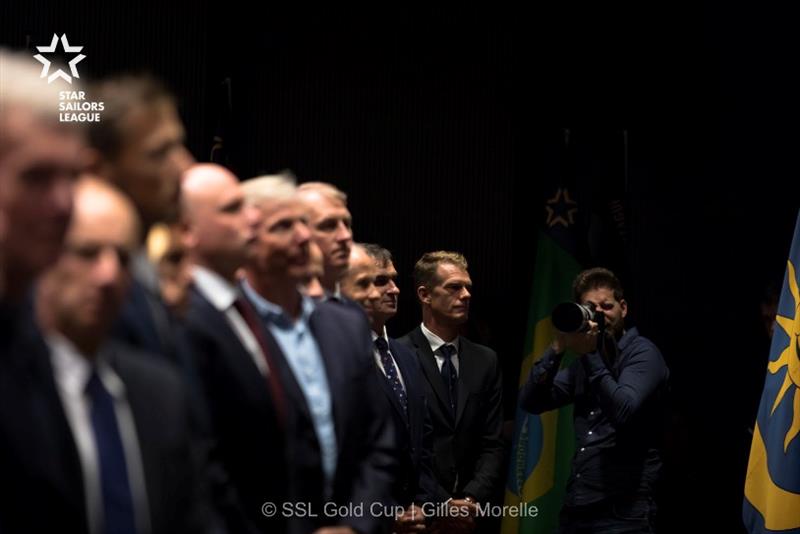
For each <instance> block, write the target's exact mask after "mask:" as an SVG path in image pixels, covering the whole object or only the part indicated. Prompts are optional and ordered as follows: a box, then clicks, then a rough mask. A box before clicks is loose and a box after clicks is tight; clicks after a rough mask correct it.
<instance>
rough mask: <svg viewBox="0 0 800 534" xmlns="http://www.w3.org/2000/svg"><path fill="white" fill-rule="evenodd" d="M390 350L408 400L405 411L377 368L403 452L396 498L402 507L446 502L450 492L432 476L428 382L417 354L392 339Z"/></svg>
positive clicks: (401, 452)
mask: <svg viewBox="0 0 800 534" xmlns="http://www.w3.org/2000/svg"><path fill="white" fill-rule="evenodd" d="M389 350H390V351H391V353H392V356H394V360H395V363H396V364H397V367H398V369H399V371H400V374H401V375H402V377H403V383H404V385H405V390H406V398H407V400H408V402H407V404H408V409H407V410H404V409H403V407H402V405H401V404H400V401H399V400H398V399H397V395H395V394H394V392H393V391H392V386H391V384H390V383H389V380H388V379H387V378H386V376H385V375H384V374H383V373H382V372H381V371H380V369H377V368H376V371H377V374H378V380H379V383H380V385H381V389H382V390H383V392H384V395H385V396H386V399H387V401H388V403H389V407H390V413H391V414H392V418H393V419H394V427H395V435H396V440H397V449H398V451H399V453H400V469H399V470H398V476H397V480H396V483H395V490H394V495H395V497H396V499H397V500H398V502H399V503H400V504H402V505H403V506H408V505H409V504H411V503H412V502H414V503H417V504H421V503H425V502H443V501H446V500H447V499H448V497H449V494H448V493H447V491H445V489H444V488H442V487H441V486H440V485H439V483H438V482H437V481H436V477H435V476H434V474H433V466H432V463H431V462H432V456H433V424H432V422H431V417H430V414H429V413H428V402H427V400H426V398H425V379H424V378H423V375H422V368H421V367H420V364H419V361H418V360H417V357H416V355H415V354H414V353H413V352H412V351H411V350H409V349H408V347H406V346H405V345H402V344H400V343H398V342H397V340H394V339H391V338H390V339H389Z"/></svg>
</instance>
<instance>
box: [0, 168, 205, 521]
mask: <svg viewBox="0 0 800 534" xmlns="http://www.w3.org/2000/svg"><path fill="white" fill-rule="evenodd" d="M139 240H140V225H139V221H138V218H137V215H136V211H135V209H134V207H133V206H132V204H131V203H130V202H129V201H128V200H127V199H126V198H125V196H123V195H122V194H121V193H119V192H118V191H116V190H115V189H113V188H112V187H110V186H109V185H107V184H105V183H103V182H99V181H95V180H82V181H81V182H79V184H78V187H77V188H76V191H75V199H74V214H73V219H72V222H71V224H70V226H69V229H68V232H67V235H66V241H65V247H64V252H63V253H62V255H61V256H60V258H59V259H58V261H57V263H56V264H55V265H54V266H53V267H52V268H51V269H50V270H48V271H47V272H45V273H44V275H43V276H42V279H41V283H40V284H39V286H38V288H37V291H36V296H35V300H36V310H37V315H36V320H35V322H31V324H30V325H26V328H25V330H24V332H23V333H21V334H20V336H21V337H20V343H19V345H17V346H16V347H15V350H14V351H13V352H12V354H11V360H10V361H8V362H4V364H5V365H6V367H5V368H4V369H3V373H2V375H3V377H4V378H5V379H7V381H8V383H4V384H3V387H0V391H2V396H3V398H2V399H0V400H1V401H2V402H0V405H2V406H7V405H11V406H13V409H9V410H8V411H6V412H3V413H2V417H0V444H2V445H0V447H2V449H0V469H2V472H3V484H2V485H1V486H0V525H2V528H3V532H89V533H92V534H94V533H100V532H130V533H133V532H152V533H159V532H161V533H171V532H202V531H204V529H205V526H204V525H205V523H206V522H207V517H206V516H205V515H204V512H203V510H205V507H203V506H202V505H201V498H200V495H199V494H198V493H197V490H198V489H199V488H200V487H202V484H200V482H199V479H198V472H199V470H198V468H197V465H196V463H195V462H194V460H193V455H192V448H191V440H190V433H189V408H188V403H187V400H186V394H185V390H184V388H183V386H182V383H181V381H180V379H179V377H178V375H177V374H176V373H175V372H174V371H173V370H172V369H170V368H169V367H168V366H166V365H165V364H163V363H160V362H158V361H157V360H156V359H154V358H152V357H150V356H149V355H147V354H142V353H138V352H136V351H135V350H134V349H132V348H129V347H126V346H124V345H121V344H118V343H115V342H113V341H111V340H110V338H109V332H110V330H111V326H112V324H113V321H114V319H115V317H116V315H117V313H118V312H119V309H120V307H121V305H122V303H123V301H124V298H125V294H126V291H127V289H128V286H129V284H130V282H131V273H130V270H129V264H130V258H131V256H132V254H133V253H134V251H135V250H136V248H137V245H138V243H139ZM42 502H47V503H48V508H49V510H48V513H42V512H41V508H40V506H41V503H42Z"/></svg>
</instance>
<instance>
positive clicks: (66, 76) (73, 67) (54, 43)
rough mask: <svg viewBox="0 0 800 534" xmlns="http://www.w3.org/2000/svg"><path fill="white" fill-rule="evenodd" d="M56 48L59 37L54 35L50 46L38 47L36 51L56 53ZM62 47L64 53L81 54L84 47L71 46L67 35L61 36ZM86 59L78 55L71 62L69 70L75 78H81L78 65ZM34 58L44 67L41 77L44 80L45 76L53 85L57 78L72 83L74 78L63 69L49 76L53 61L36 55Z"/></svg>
mask: <svg viewBox="0 0 800 534" xmlns="http://www.w3.org/2000/svg"><path fill="white" fill-rule="evenodd" d="M56 46H58V35H57V34H55V33H54V34H53V40H52V41H50V46H37V47H36V49H37V50H38V51H39V52H55V51H56ZM61 46H62V47H63V48H64V52H80V51H81V50H83V47H82V46H70V45H69V41H67V34H66V33H65V34H64V35H62V36H61ZM85 57H86V56H84V55H83V54H78V55H77V56H75V57H74V58H72V60H71V61H70V62H69V70H70V72H71V73H72V76H74V77H75V78H80V75H78V68H77V67H76V65H77V64H78V63H80V62H81V60H83V58H85ZM33 58H34V59H35V60H36V61H38V62H39V63H41V64H42V65H43V67H42V74H41V75H40V76H39V77H40V78H44V77H45V76H47V83H52V82H53V80H55V79H56V78H61V79H63V80H65V81H66V82H67V83H70V84H71V83H72V76H70V75H69V74H67V73H66V72H64V71H63V70H61V69H58V70H57V71H55V72H54V73H52V74H50V75H49V76H48V74H47V73H48V72H49V71H50V63H51V61H50V60H49V59H47V58H45V57H44V56H43V55H41V54H36V55H35V56H33Z"/></svg>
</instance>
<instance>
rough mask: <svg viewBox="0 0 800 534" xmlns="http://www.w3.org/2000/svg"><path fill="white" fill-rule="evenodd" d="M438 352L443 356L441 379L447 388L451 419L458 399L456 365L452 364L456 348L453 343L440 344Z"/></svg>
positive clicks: (454, 416) (454, 413)
mask: <svg viewBox="0 0 800 534" xmlns="http://www.w3.org/2000/svg"><path fill="white" fill-rule="evenodd" d="M439 353H440V354H441V355H442V357H443V358H444V363H442V370H441V373H442V380H443V381H444V386H445V388H446V389H447V395H448V397H449V398H448V400H449V401H450V412H451V414H452V416H453V420H455V418H456V402H457V401H458V374H457V373H456V367H455V365H453V356H454V355H455V353H456V348H455V347H454V346H453V345H442V346H441V347H440V348H439Z"/></svg>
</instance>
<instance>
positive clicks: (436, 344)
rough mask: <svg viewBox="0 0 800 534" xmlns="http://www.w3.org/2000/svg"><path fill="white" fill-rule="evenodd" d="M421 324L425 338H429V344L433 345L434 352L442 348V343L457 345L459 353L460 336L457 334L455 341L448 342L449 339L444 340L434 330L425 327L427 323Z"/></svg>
mask: <svg viewBox="0 0 800 534" xmlns="http://www.w3.org/2000/svg"><path fill="white" fill-rule="evenodd" d="M419 326H420V329H421V330H422V335H423V336H425V339H427V340H428V344H429V345H430V346H431V351H432V352H436V351H437V350H439V349H440V348H442V345H452V346H454V347H455V349H456V353H458V351H459V342H458V340H459V336H456V338H455V339H454V340H453V341H450V342H448V341H445V340H443V339H442V338H440V337H439V336H437V335H436V334H434V333H433V332H431V331H430V330H428V329H427V328H425V324H424V323H421V324H420V325H419Z"/></svg>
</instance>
